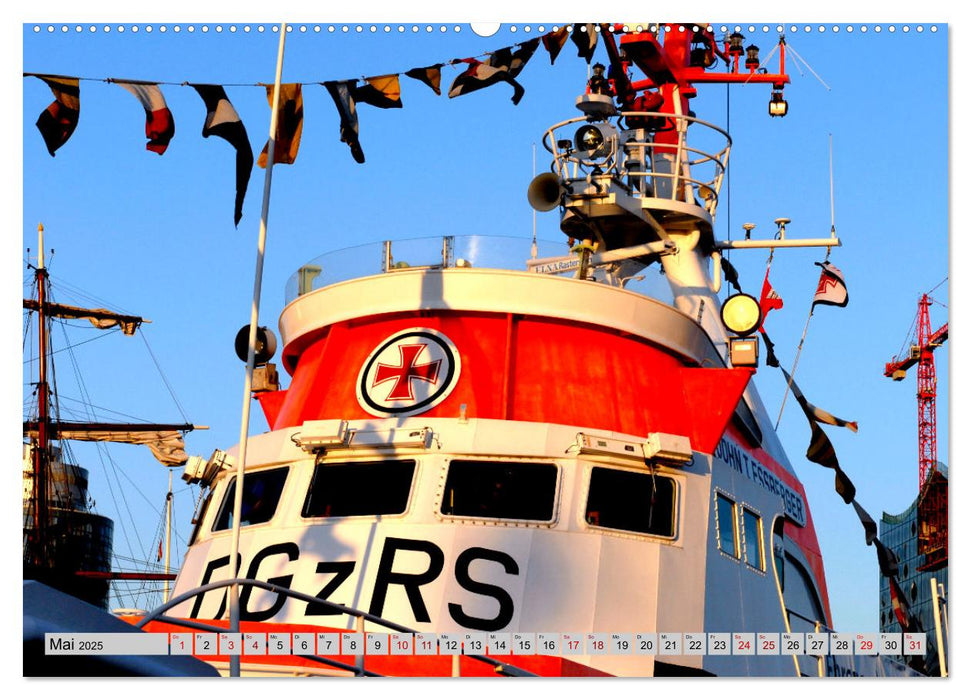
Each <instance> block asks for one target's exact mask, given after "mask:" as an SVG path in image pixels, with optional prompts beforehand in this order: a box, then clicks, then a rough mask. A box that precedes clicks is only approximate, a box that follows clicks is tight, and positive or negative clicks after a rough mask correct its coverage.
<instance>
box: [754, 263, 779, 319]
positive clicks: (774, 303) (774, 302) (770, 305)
mask: <svg viewBox="0 0 971 700" xmlns="http://www.w3.org/2000/svg"><path fill="white" fill-rule="evenodd" d="M759 307H760V308H761V309H762V324H763V325H764V324H765V319H766V317H767V316H768V315H769V312H770V311H771V310H772V309H781V308H782V297H780V296H779V293H778V292H777V291H775V289H774V288H773V287H772V283H771V282H769V269H768V268H766V270H765V281H764V282H762V295H761V296H760V297H759ZM759 330H760V331H761V330H763V327H762V325H760V326H759Z"/></svg>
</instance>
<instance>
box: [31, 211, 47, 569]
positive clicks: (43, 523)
mask: <svg viewBox="0 0 971 700" xmlns="http://www.w3.org/2000/svg"><path fill="white" fill-rule="evenodd" d="M37 239H38V248H39V250H38V251H37V270H36V277H37V339H38V344H39V345H40V353H39V361H40V364H39V365H38V375H37V449H36V450H35V452H34V533H33V534H34V537H36V541H35V543H34V544H35V547H34V551H33V552H32V554H33V557H32V561H31V563H32V564H36V565H37V566H38V569H39V571H43V570H44V569H46V568H47V567H48V565H49V564H50V562H48V560H47V555H48V546H47V544H48V543H47V538H48V531H47V530H48V528H47V525H48V519H49V517H48V512H47V511H48V503H47V482H48V481H49V479H50V475H49V472H50V434H49V432H48V431H49V428H50V415H49V407H48V398H49V396H48V389H47V342H48V341H47V314H46V313H45V306H44V305H45V303H46V301H47V270H46V269H45V268H44V224H38V225H37ZM38 573H39V572H38Z"/></svg>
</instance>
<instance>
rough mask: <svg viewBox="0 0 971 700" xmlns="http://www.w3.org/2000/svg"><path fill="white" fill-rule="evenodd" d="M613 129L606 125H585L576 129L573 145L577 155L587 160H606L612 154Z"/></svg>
mask: <svg viewBox="0 0 971 700" xmlns="http://www.w3.org/2000/svg"><path fill="white" fill-rule="evenodd" d="M613 135H614V133H613V129H611V127H610V126H609V125H607V124H599V125H597V124H585V125H583V126H581V127H580V128H579V129H577V133H576V135H575V136H574V137H573V144H574V146H575V147H576V149H577V154H578V155H580V156H582V157H584V158H586V159H588V160H595V159H598V158H607V157H609V156H610V154H611V152H612V145H611V138H612V137H613Z"/></svg>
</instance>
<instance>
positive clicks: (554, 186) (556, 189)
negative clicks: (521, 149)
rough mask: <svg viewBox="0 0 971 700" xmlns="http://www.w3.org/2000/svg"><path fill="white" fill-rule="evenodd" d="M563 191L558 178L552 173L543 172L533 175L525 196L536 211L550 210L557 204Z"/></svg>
mask: <svg viewBox="0 0 971 700" xmlns="http://www.w3.org/2000/svg"><path fill="white" fill-rule="evenodd" d="M565 191H566V190H565V189H564V187H563V185H562V184H560V178H558V177H557V176H556V175H554V174H553V173H543V174H542V175H537V176H536V177H534V178H533V181H532V182H530V183H529V189H528V190H527V191H526V198H527V199H528V200H529V204H530V206H531V207H533V209H535V210H536V211H552V210H553V209H556V207H557V206H559V204H560V199H561V198H562V197H563V193H564V192H565Z"/></svg>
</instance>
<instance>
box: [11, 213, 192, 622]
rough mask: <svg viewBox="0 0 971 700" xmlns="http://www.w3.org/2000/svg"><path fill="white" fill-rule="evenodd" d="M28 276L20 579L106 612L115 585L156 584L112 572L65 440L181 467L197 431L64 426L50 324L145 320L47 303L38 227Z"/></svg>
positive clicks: (110, 527) (106, 535)
mask: <svg viewBox="0 0 971 700" xmlns="http://www.w3.org/2000/svg"><path fill="white" fill-rule="evenodd" d="M33 271H34V288H35V290H36V297H35V298H30V299H26V298H25V299H24V304H23V306H24V309H25V310H26V311H27V312H28V313H30V314H36V317H37V382H36V384H35V385H34V393H35V396H36V404H35V413H34V414H33V415H30V416H27V417H26V418H25V420H24V424H23V430H24V439H25V442H24V446H23V462H24V465H23V466H24V469H23V484H24V496H23V522H24V527H23V578H24V580H25V581H39V582H41V583H44V584H46V585H48V586H51V587H53V588H55V589H58V590H60V591H64V592H66V593H69V594H71V595H73V596H75V597H77V598H80V599H81V600H84V601H85V602H88V603H91V604H92V605H95V606H97V607H100V608H103V609H107V608H108V603H109V593H110V585H111V581H112V580H115V579H122V578H124V579H128V580H151V579H158V578H160V577H159V576H158V575H157V574H150V573H142V572H134V573H132V572H127V573H120V572H113V571H112V541H113V534H114V523H113V521H112V520H111V519H110V518H107V517H105V516H103V515H99V514H97V513H95V512H93V511H92V510H91V507H90V501H91V498H90V495H89V492H88V470H87V469H84V468H83V467H81V466H78V465H76V464H72V463H70V461H69V455H70V453H69V452H67V451H66V447H65V441H75V440H76V441H95V442H120V443H129V444H144V445H146V446H148V447H149V448H150V449H151V450H152V452H153V454H154V455H155V456H156V458H157V459H158V460H159V461H160V462H161V463H162V464H165V465H168V466H180V465H182V464H184V463H185V462H186V460H187V459H188V456H187V455H186V454H185V450H184V441H183V437H182V436H183V434H184V433H185V432H188V431H190V430H193V429H194V428H195V427H196V426H193V425H191V424H169V423H164V424H163V423H159V424H149V423H102V422H95V421H82V422H79V421H67V420H61V419H60V416H59V410H58V408H59V403H58V401H57V395H56V393H55V389H54V387H55V386H56V383H55V382H54V381H53V379H52V377H53V361H52V357H51V355H52V354H53V350H52V347H51V342H50V324H51V321H52V319H55V318H59V319H84V320H88V321H90V322H91V323H92V325H93V326H95V327H96V328H101V329H112V328H120V329H121V330H122V332H123V334H124V335H129V336H130V335H134V333H135V331H136V330H137V329H138V328H139V326H140V325H141V324H142V323H146V320H145V319H143V318H141V317H139V316H133V315H128V314H120V313H115V312H113V311H109V310H107V309H88V308H82V307H78V306H71V305H67V304H60V303H56V302H54V301H52V300H51V298H50V297H51V294H50V279H49V273H48V269H47V267H46V265H45V256H44V227H43V225H41V226H39V227H38V254H37V264H36V265H35V266H33ZM161 578H165V577H164V576H163V577H161Z"/></svg>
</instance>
